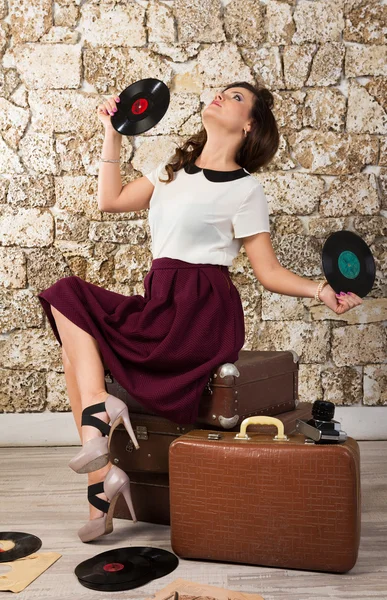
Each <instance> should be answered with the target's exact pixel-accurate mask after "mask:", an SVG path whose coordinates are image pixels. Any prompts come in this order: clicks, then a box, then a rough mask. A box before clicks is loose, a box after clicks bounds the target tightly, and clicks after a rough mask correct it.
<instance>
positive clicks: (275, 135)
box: [159, 81, 280, 183]
mask: <svg viewBox="0 0 387 600" xmlns="http://www.w3.org/2000/svg"><path fill="white" fill-rule="evenodd" d="M232 87H241V88H245V89H247V90H249V91H250V92H252V93H253V94H254V96H255V101H254V104H253V107H252V109H251V114H250V117H252V119H253V123H252V126H251V129H250V131H249V133H248V135H247V136H246V137H245V138H244V140H243V141H242V144H241V146H240V147H239V149H238V151H237V153H236V156H235V161H236V162H237V163H238V165H240V166H241V167H243V168H245V169H246V170H247V171H249V173H254V172H255V171H257V170H258V169H259V168H260V167H264V166H265V165H267V164H268V163H269V162H270V161H271V160H272V158H273V157H274V155H275V154H276V152H277V150H278V147H279V142H280V137H279V131H278V127H277V122H276V120H275V118H274V115H273V113H272V110H271V109H272V108H273V106H274V96H273V94H272V93H271V92H270V90H268V89H267V88H265V87H263V86H260V85H251V84H250V83H248V82H247V81H237V82H234V83H230V85H228V86H227V87H225V88H224V90H223V91H225V90H228V89H229V88H232ZM206 141H207V132H206V130H205V128H204V127H202V129H201V130H200V131H199V132H198V133H196V134H195V135H193V136H191V137H190V138H189V139H188V140H186V141H185V142H184V144H183V145H182V146H181V147H177V148H176V150H175V153H174V155H173V156H172V157H171V158H170V160H169V162H168V163H167V164H166V165H165V170H166V172H167V173H168V179H167V180H163V179H160V178H159V180H160V181H162V182H163V183H170V182H171V181H172V180H173V173H174V172H176V171H179V170H180V169H182V168H183V167H184V166H185V165H186V164H188V163H191V162H195V160H196V159H197V158H198V156H200V154H201V153H202V150H203V148H204V145H205V143H206Z"/></svg>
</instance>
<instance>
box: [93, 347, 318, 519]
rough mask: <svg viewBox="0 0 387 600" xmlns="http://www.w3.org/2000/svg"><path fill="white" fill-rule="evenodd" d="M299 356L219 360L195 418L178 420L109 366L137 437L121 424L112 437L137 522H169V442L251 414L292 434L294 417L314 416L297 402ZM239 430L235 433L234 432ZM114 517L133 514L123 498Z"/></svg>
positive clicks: (234, 427) (113, 455)
mask: <svg viewBox="0 0 387 600" xmlns="http://www.w3.org/2000/svg"><path fill="white" fill-rule="evenodd" d="M298 369H299V358H298V355H297V354H296V353H295V352H294V351H292V350H289V351H250V350H241V351H240V352H239V357H238V360H237V361H236V363H225V364H223V365H220V366H219V367H218V368H217V369H216V370H215V371H214V372H213V373H212V374H211V377H210V379H209V381H208V382H207V384H206V386H205V389H204V390H203V394H202V398H201V402H200V408H199V415H198V419H197V422H196V423H193V424H192V423H191V424H187V425H178V424H176V423H173V422H171V421H168V420H167V419H164V418H162V417H159V416H157V415H156V414H154V413H151V412H149V411H148V410H147V409H146V408H144V407H143V406H142V405H140V404H139V403H137V402H136V401H135V400H134V398H133V397H132V396H130V394H128V392H127V391H126V390H124V389H123V388H122V387H121V386H120V385H119V384H118V382H117V381H116V380H115V379H114V378H113V377H112V376H111V374H110V372H109V371H108V370H106V371H105V382H106V390H107V392H108V393H110V394H113V395H114V396H117V397H118V398H120V399H122V400H123V401H124V402H125V403H126V404H127V405H128V408H129V414H130V419H131V422H132V426H133V429H134V431H135V434H136V437H137V440H138V442H139V445H140V448H139V450H135V449H134V447H133V444H132V442H131V440H130V438H129V436H128V434H127V432H126V430H125V429H124V427H123V426H122V425H119V426H118V427H117V428H116V429H115V431H114V435H113V436H112V440H111V446H110V456H109V459H110V461H111V462H112V463H113V464H116V465H117V466H119V467H120V468H121V469H123V470H124V471H125V472H126V473H127V474H128V476H129V478H130V480H131V493H132V499H133V503H134V507H135V510H136V516H137V518H138V520H139V521H148V522H151V523H160V524H164V525H169V524H170V488H169V447H170V445H171V443H172V442H174V441H175V440H178V439H179V438H180V437H181V436H184V435H185V434H189V432H191V431H192V430H198V429H201V430H205V431H208V432H210V431H219V432H226V431H227V432H238V431H239V429H240V425H241V423H242V421H243V420H244V419H245V418H247V417H251V416H256V415H269V416H275V418H277V419H279V420H280V421H281V422H282V423H283V426H284V432H285V433H286V434H289V433H291V432H294V431H295V430H296V420H297V419H301V420H308V419H310V418H311V406H312V405H311V403H309V402H304V403H300V402H299V401H298ZM250 430H251V431H253V432H260V433H262V434H265V435H271V434H275V433H276V427H275V426H274V425H270V424H265V425H252V426H251V427H250ZM234 435H235V434H234ZM115 516H116V517H118V518H124V519H130V513H129V510H128V508H127V506H126V504H125V502H124V501H123V498H122V497H120V498H119V500H118V502H117V505H116V509H115Z"/></svg>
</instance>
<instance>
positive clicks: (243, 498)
mask: <svg viewBox="0 0 387 600" xmlns="http://www.w3.org/2000/svg"><path fill="white" fill-rule="evenodd" d="M262 419H265V420H268V421H271V422H274V421H276V425H277V426H278V434H277V437H278V438H279V439H274V437H273V436H269V435H262V434H259V433H251V432H250V430H249V431H247V432H246V427H247V426H248V423H249V422H254V421H258V422H259V420H262ZM209 435H210V438H209ZM238 435H239V437H236V435H235V433H231V432H219V431H216V432H213V433H212V434H210V433H209V432H208V431H203V430H192V431H190V432H188V433H186V434H184V435H183V436H180V437H179V438H178V439H176V440H175V441H174V442H173V443H172V444H171V446H170V449H169V480H170V515H171V544H172V549H173V551H174V552H175V554H177V555H178V556H180V557H182V558H185V559H200V560H207V559H209V560H216V561H221V562H239V563H246V564H253V565H264V566H271V567H280V568H293V569H306V570H317V571H328V572H334V573H344V572H347V571H348V570H350V569H351V568H352V567H353V566H354V565H355V563H356V560H357V556H358V548H359V542H360V521H361V518H360V515H361V491H360V452H359V446H358V444H357V442H356V440H354V439H353V438H350V437H347V439H346V440H345V441H344V442H342V443H334V444H317V443H314V442H311V440H308V439H307V438H306V436H305V435H304V434H301V433H295V434H290V435H288V436H287V439H285V438H284V437H283V431H281V426H280V421H279V420H277V419H275V418H273V417H262V416H259V417H256V418H253V421H250V419H246V420H245V421H244V422H243V423H242V426H241V431H240V434H238Z"/></svg>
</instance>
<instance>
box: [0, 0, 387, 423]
mask: <svg viewBox="0 0 387 600" xmlns="http://www.w3.org/2000/svg"><path fill="white" fill-rule="evenodd" d="M386 35H387V6H386V4H382V2H381V1H375V0H372V1H370V0H348V1H345V0H333V1H331V0H315V1H313V0H299V1H296V0H288V1H277V0H267V1H266V2H259V1H257V0H231V1H228V0H224V1H223V2H221V1H220V0H174V1H173V0H169V1H168V0H167V1H163V2H161V1H160V2H159V1H158V0H155V1H150V2H147V1H145V0H144V1H141V0H139V1H138V2H136V1H131V0H126V1H119V0H107V1H105V0H89V1H87V0H57V1H56V2H52V0H8V1H7V0H0V54H1V58H2V61H1V67H0V86H1V92H0V93H1V96H0V133H1V135H0V212H1V224H0V297H1V311H0V321H1V323H0V330H1V337H0V355H1V362H0V410H2V411H5V412H12V411H14V412H31V411H45V410H49V411H68V410H70V404H69V401H68V397H67V393H66V386H65V379H64V374H63V366H62V360H61V352H60V347H59V345H58V343H57V341H56V339H55V337H54V334H53V332H52V330H51V327H50V325H49V323H48V321H47V319H46V317H45V314H44V311H43V309H42V307H41V305H40V302H39V300H38V298H37V293H38V292H39V291H41V290H42V289H45V288H46V287H48V286H50V285H51V284H53V283H54V282H55V281H57V279H59V278H61V277H65V276H68V275H78V276H79V277H82V278H84V279H86V280H87V281H90V282H92V283H95V284H97V285H100V286H103V287H106V288H107V289H110V290H114V291H117V292H120V293H123V294H126V295H128V294H137V293H140V294H143V293H144V288H143V279H144V276H145V274H146V273H147V271H148V270H149V268H150V265H151V258H152V257H151V253H150V230H149V226H148V222H147V211H142V212H141V213H138V212H136V213H124V214H108V213H102V212H100V211H99V210H98V207H97V196H96V191H97V177H98V159H99V156H100V151H101V146H102V141H103V127H102V124H101V123H100V121H99V120H98V119H97V116H96V107H97V105H98V104H99V103H100V100H101V97H108V96H110V95H112V94H116V93H117V92H118V93H119V92H121V91H122V90H123V89H124V88H125V87H126V86H128V85H130V84H131V83H133V82H134V81H136V80H138V79H141V78H145V77H156V78H159V79H162V80H163V81H164V82H165V83H166V84H167V85H168V86H169V88H170V90H171V102H170V106H169V109H168V112H167V114H166V115H165V117H164V118H163V119H162V121H161V122H160V123H159V124H158V125H157V126H156V127H154V128H153V129H151V130H149V131H148V132H146V133H144V134H142V135H139V136H136V137H135V138H124V139H123V144H122V154H121V156H122V166H121V174H122V180H123V183H126V182H128V181H131V180H133V179H135V178H137V177H141V176H142V174H143V173H144V172H148V171H149V170H150V169H151V168H153V167H154V166H155V165H156V164H157V163H158V161H160V160H162V159H163V158H164V157H165V156H166V155H167V154H169V153H170V152H171V151H172V149H173V148H174V147H175V145H176V144H177V143H180V142H182V141H183V140H185V139H187V136H190V135H192V134H193V133H195V132H196V131H198V129H199V128H200V125H201V119H200V111H201V110H202V108H203V107H204V105H205V104H207V103H208V102H209V101H210V100H211V99H212V97H213V94H214V92H215V90H216V89H217V88H218V87H219V86H222V85H225V84H228V83H230V82H232V81H234V80H241V79H243V80H246V81H250V82H254V81H257V82H262V83H263V84H264V85H266V86H267V87H268V88H269V89H270V90H271V91H272V92H273V94H274V96H275V108H274V113H275V115H276V118H277V120H278V124H279V127H280V132H281V144H280V148H279V150H278V153H277V155H276V156H275V158H274V160H273V161H272V163H270V165H269V166H268V167H267V168H265V169H262V170H261V171H260V172H258V173H256V174H254V176H255V177H257V179H258V180H259V181H260V182H261V183H262V184H263V186H264V190H265V192H266V195H267V198H268V201H269V206H270V220H271V228H272V243H273V247H274V249H275V251H276V254H277V256H278V258H279V260H280V262H281V264H282V265H283V266H284V267H286V268H288V269H291V270H292V271H293V272H295V273H297V274H299V275H301V276H305V277H308V278H311V279H320V278H321V277H322V276H323V273H322V270H321V248H322V245H323V243H324V240H325V239H326V237H327V236H328V235H329V234H330V233H331V232H334V231H339V230H342V229H350V230H352V231H354V232H355V233H358V234H359V235H360V236H362V237H363V239H364V240H365V241H366V242H367V243H368V244H369V245H370V247H371V249H372V252H373V254H374V257H375V261H376V265H377V277H376V281H375V285H374V288H373V289H372V292H371V293H370V294H369V295H368V296H367V297H366V298H364V301H363V304H362V305H361V306H360V307H357V308H356V309H353V310H351V311H349V312H348V313H347V314H344V315H342V316H337V315H335V314H334V313H333V312H332V311H331V310H330V309H328V308H327V307H325V305H321V304H316V302H315V301H314V300H313V299H310V298H294V297H289V296H281V295H278V294H275V293H270V292H269V291H267V290H265V289H264V288H263V287H262V285H261V284H260V283H259V282H258V281H257V280H256V278H255V277H254V274H253V272H252V269H251V267H250V265H249V262H248V260H247V257H246V254H245V252H244V250H243V248H242V250H241V252H240V254H239V256H238V257H237V259H236V260H235V262H234V264H233V266H232V267H230V272H231V275H232V278H233V281H234V283H235V285H236V286H237V288H238V289H239V292H240V294H241V298H242V302H243V306H244V310H245V317H246V344H245V347H244V348H245V349H263V350H272V349H275V350H283V349H290V348H291V349H294V350H295V351H296V352H297V353H298V354H299V356H300V381H299V384H300V385H299V392H300V399H301V400H303V401H311V402H313V401H314V400H316V399H323V398H324V399H328V400H331V401H333V402H335V403H336V404H341V405H362V404H363V405H380V404H384V405H387V385H386V383H387V368H386V322H387V299H386V290H387V284H386V278H385V273H386V265H387V237H386V236H387V220H386V209H387V137H386V134H387V118H386V110H387V44H386Z"/></svg>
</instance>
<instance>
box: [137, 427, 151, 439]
mask: <svg viewBox="0 0 387 600" xmlns="http://www.w3.org/2000/svg"><path fill="white" fill-rule="evenodd" d="M136 438H137V439H139V440H147V439H148V429H147V428H146V427H144V426H143V425H137V426H136Z"/></svg>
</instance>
